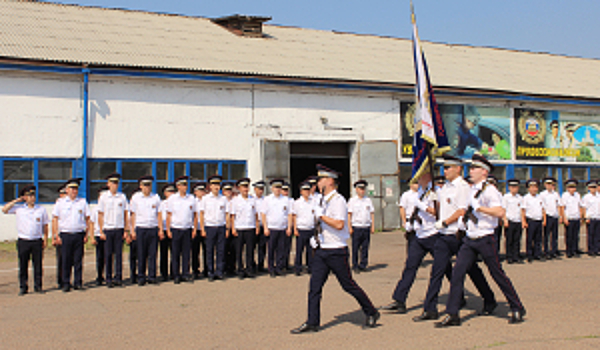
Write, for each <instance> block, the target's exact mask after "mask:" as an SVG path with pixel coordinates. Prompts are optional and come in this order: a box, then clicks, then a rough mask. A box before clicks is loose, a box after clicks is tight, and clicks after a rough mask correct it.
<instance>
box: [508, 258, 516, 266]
mask: <svg viewBox="0 0 600 350" xmlns="http://www.w3.org/2000/svg"><path fill="white" fill-rule="evenodd" d="M507 263H509V264H510V265H512V264H514V263H515V261H514V260H512V259H510V260H508V261H507Z"/></svg>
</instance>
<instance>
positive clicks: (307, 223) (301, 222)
mask: <svg viewBox="0 0 600 350" xmlns="http://www.w3.org/2000/svg"><path fill="white" fill-rule="evenodd" d="M293 213H294V215H295V216H296V228H297V229H298V230H312V229H314V228H315V208H314V203H313V201H312V200H311V199H310V198H309V199H308V200H306V199H304V197H300V198H298V199H296V201H295V202H294V211H293Z"/></svg>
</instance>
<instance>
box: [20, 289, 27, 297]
mask: <svg viewBox="0 0 600 350" xmlns="http://www.w3.org/2000/svg"><path fill="white" fill-rule="evenodd" d="M25 294H27V289H24V288H21V289H20V290H19V296H20V297H22V296H23V295H25Z"/></svg>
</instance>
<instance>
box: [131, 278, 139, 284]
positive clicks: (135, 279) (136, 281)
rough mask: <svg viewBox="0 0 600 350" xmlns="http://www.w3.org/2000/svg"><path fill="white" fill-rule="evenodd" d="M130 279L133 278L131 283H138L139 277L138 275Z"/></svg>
mask: <svg viewBox="0 0 600 350" xmlns="http://www.w3.org/2000/svg"><path fill="white" fill-rule="evenodd" d="M130 280H131V284H136V283H138V279H137V277H134V278H130Z"/></svg>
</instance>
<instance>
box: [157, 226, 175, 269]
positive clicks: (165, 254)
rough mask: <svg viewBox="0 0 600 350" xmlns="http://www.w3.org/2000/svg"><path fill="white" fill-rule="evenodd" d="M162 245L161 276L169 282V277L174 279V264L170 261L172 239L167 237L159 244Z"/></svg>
mask: <svg viewBox="0 0 600 350" xmlns="http://www.w3.org/2000/svg"><path fill="white" fill-rule="evenodd" d="M159 245H160V276H161V277H162V278H163V280H165V281H167V280H168V279H169V276H171V278H172V277H173V263H172V262H171V260H170V259H169V250H171V239H170V238H169V237H168V236H167V233H166V231H165V236H164V238H163V239H161V240H160V242H159Z"/></svg>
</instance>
